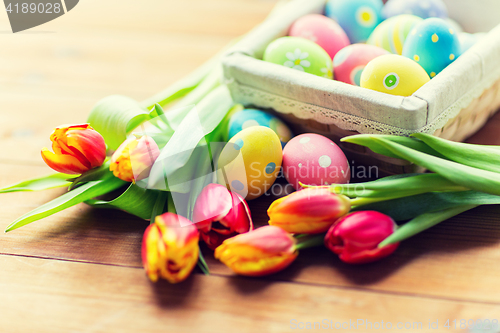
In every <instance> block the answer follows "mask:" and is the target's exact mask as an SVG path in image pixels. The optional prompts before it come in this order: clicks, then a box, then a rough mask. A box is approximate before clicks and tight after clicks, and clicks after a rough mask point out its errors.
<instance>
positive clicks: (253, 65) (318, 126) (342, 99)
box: [223, 0, 500, 174]
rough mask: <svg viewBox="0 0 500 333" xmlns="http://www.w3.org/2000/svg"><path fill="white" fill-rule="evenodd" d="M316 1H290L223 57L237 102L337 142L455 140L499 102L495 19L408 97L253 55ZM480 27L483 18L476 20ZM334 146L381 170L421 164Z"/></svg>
mask: <svg viewBox="0 0 500 333" xmlns="http://www.w3.org/2000/svg"><path fill="white" fill-rule="evenodd" d="M323 7H324V1H323V0H293V1H291V2H290V3H288V4H287V5H286V6H284V7H283V8H281V10H280V11H279V12H278V13H276V14H274V15H272V16H271V17H270V18H269V19H268V20H266V21H265V22H264V23H263V24H261V25H260V26H259V27H257V28H256V29H254V30H253V31H252V32H250V33H249V34H248V35H247V36H246V38H244V39H243V40H242V41H241V42H240V43H238V44H236V45H235V46H234V47H233V48H232V49H231V51H230V52H228V54H227V55H226V56H225V57H224V59H223V69H224V78H225V83H226V84H227V86H228V87H229V89H230V91H231V94H232V97H233V98H234V100H235V101H236V102H239V103H242V104H244V105H246V106H255V107H259V108H264V109H272V110H273V111H274V112H277V113H278V114H279V116H280V117H281V118H283V119H285V120H286V121H288V122H289V124H290V125H291V127H292V128H293V129H294V130H295V132H296V133H304V132H316V133H319V134H322V135H325V136H328V137H330V138H331V139H333V140H334V141H336V142H337V143H339V140H340V139H341V138H342V137H345V136H348V135H353V134H358V133H364V134H374V133H375V134H396V135H403V136H407V135H409V134H411V133H415V132H423V133H430V134H434V135H437V136H440V137H443V138H446V139H451V140H455V141H462V140H464V139H465V138H467V137H468V136H470V135H472V134H474V133H475V132H476V131H477V130H478V129H480V128H481V127H482V126H483V125H484V124H485V123H486V121H487V120H488V119H489V117H490V116H492V115H493V114H494V113H495V112H496V111H497V110H498V109H499V108H500V60H499V59H500V25H499V26H497V27H496V28H494V29H492V30H491V31H490V32H489V33H488V34H487V35H486V36H485V37H483V38H482V39H481V40H480V41H479V42H478V43H477V44H476V45H474V46H473V47H472V48H470V49H469V50H468V51H467V52H465V53H464V54H462V55H461V56H460V57H459V58H458V59H457V60H456V61H454V62H453V63H452V64H451V65H449V66H448V67H447V68H445V69H444V70H443V71H442V72H441V73H439V74H438V75H437V76H436V77H435V78H433V79H432V80H431V81H430V82H429V83H427V84H425V85H424V86H422V88H421V89H419V90H418V91H417V92H415V93H414V94H413V95H412V96H409V97H401V96H392V95H388V94H384V93H380V92H376V91H371V90H368V89H363V88H360V87H356V86H351V85H348V84H345V83H343V82H339V81H334V80H327V79H325V78H321V77H316V76H313V75H310V74H307V73H302V72H299V71H295V70H292V69H289V68H286V67H284V66H279V65H275V64H271V63H267V62H264V61H262V60H260V59H261V58H262V54H263V51H264V49H265V47H266V46H267V45H268V44H269V43H270V42H271V41H272V40H274V39H276V38H278V37H281V36H284V35H286V33H287V31H288V28H289V26H290V25H291V24H292V23H293V22H294V21H295V20H296V19H298V18H299V17H301V16H303V15H306V14H310V13H321V12H322V11H323ZM483 9H484V8H483ZM485 10H490V11H491V10H492V9H491V8H486V9H485ZM456 16H459V17H462V16H463V15H462V16H461V15H456ZM460 23H462V24H463V25H464V26H465V27H467V28H468V30H469V32H477V31H474V21H468V22H465V23H464V22H460ZM484 26H485V22H484V19H483V20H481V23H480V24H478V27H480V28H484ZM340 145H341V147H342V149H343V150H344V151H345V152H346V155H348V157H349V158H350V159H354V160H355V161H356V163H358V164H364V165H373V166H377V167H378V168H379V170H380V171H381V172H382V173H383V174H385V173H391V174H392V173H408V172H416V171H421V170H419V169H418V168H416V167H415V166H414V165H411V164H408V163H407V162H406V161H402V160H398V159H393V158H387V157H384V156H381V155H378V154H375V153H373V152H371V151H370V150H368V149H365V148H364V147H360V146H356V145H351V144H344V143H341V144H340Z"/></svg>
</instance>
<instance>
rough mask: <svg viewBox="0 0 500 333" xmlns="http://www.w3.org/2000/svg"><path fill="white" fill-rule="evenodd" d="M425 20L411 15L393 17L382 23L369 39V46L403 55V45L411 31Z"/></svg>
mask: <svg viewBox="0 0 500 333" xmlns="http://www.w3.org/2000/svg"><path fill="white" fill-rule="evenodd" d="M422 21H423V19H422V18H420V17H418V16H415V15H409V14H403V15H397V16H393V17H391V18H389V19H387V20H385V21H384V22H382V23H380V24H379V25H378V26H377V28H375V30H373V32H372V34H371V35H370V37H369V38H368V41H367V42H366V43H367V44H370V45H375V46H378V47H381V48H383V49H385V50H387V51H389V52H391V53H394V54H402V53H403V45H404V43H405V40H406V37H407V36H408V34H409V33H410V31H411V29H412V28H413V27H414V26H415V25H417V24H418V23H420V22H422Z"/></svg>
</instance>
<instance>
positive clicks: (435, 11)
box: [382, 0, 448, 19]
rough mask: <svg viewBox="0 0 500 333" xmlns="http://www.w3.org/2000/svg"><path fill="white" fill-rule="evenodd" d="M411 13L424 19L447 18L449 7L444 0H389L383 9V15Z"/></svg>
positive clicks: (387, 16) (391, 15)
mask: <svg viewBox="0 0 500 333" xmlns="http://www.w3.org/2000/svg"><path fill="white" fill-rule="evenodd" d="M402 14H410V15H415V16H418V17H421V18H423V19H426V18H430V17H439V18H443V19H445V18H447V17H448V9H447V8H446V4H445V3H444V2H443V0H389V1H387V3H386V4H385V5H384V8H383V9H382V16H383V17H384V18H385V19H387V18H389V17H393V16H397V15H402Z"/></svg>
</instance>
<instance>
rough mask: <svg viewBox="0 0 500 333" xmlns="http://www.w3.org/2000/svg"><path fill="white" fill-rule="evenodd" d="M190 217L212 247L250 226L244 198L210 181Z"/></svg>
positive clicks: (251, 224) (250, 221)
mask: <svg viewBox="0 0 500 333" xmlns="http://www.w3.org/2000/svg"><path fill="white" fill-rule="evenodd" d="M193 220H194V223H196V225H197V227H198V229H199V230H200V233H201V238H202V239H203V240H204V241H205V243H207V245H208V247H209V248H211V249H212V250H213V249H215V248H216V247H217V246H219V245H220V244H222V242H223V241H224V240H225V239H227V238H230V237H232V236H235V235H237V234H242V233H245V232H248V231H249V230H252V229H253V223H252V218H251V216H250V209H249V208H248V205H247V203H246V201H245V200H244V199H243V198H242V197H241V196H240V195H239V194H237V193H234V192H230V191H229V190H228V189H227V188H226V187H225V186H222V185H219V184H209V185H207V186H206V187H205V188H204V189H203V191H202V192H201V193H200V195H199V196H198V198H197V199H196V203H195V205H194V213H193Z"/></svg>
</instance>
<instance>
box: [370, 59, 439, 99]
mask: <svg viewBox="0 0 500 333" xmlns="http://www.w3.org/2000/svg"><path fill="white" fill-rule="evenodd" d="M429 81H430V78H429V75H427V72H426V71H425V70H424V69H423V68H422V66H420V65H419V64H417V63H416V62H415V61H413V60H410V59H408V58H406V57H403V56H400V55H396V54H387V55H383V56H380V57H378V58H375V59H373V60H372V61H370V62H369V63H368V65H366V67H365V69H364V70H363V73H362V74H361V87H363V88H368V89H372V90H376V91H380V92H384V93H387V94H391V95H397V96H410V95H412V94H413V93H414V92H415V91H417V90H418V89H419V88H420V87H421V86H423V85H424V84H425V83H427V82H429Z"/></svg>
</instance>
